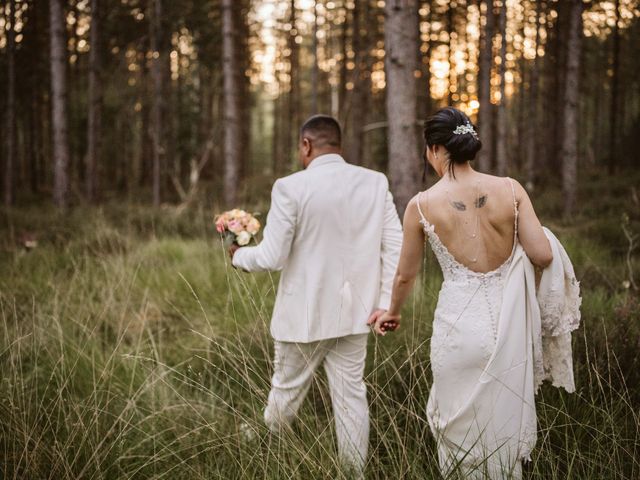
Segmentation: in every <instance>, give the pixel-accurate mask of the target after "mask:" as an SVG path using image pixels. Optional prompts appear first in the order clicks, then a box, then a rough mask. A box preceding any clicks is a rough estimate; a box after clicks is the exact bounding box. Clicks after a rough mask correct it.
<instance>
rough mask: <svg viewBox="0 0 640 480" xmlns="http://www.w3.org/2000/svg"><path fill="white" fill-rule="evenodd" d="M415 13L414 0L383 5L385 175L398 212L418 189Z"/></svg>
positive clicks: (394, 1)
mask: <svg viewBox="0 0 640 480" xmlns="http://www.w3.org/2000/svg"><path fill="white" fill-rule="evenodd" d="M416 12H417V9H416V0H391V1H387V2H386V4H385V28H384V36H385V50H386V56H385V68H386V80H387V91H386V94H387V98H386V107H387V121H388V124H389V133H388V139H389V140H388V142H389V144H388V149H389V150H388V151H389V159H390V161H389V175H390V177H391V190H392V192H393V194H394V197H395V202H396V207H397V209H398V212H399V213H400V215H402V214H403V212H404V210H405V208H406V206H407V203H408V202H409V200H410V199H411V197H413V196H414V195H415V194H416V193H417V192H418V190H419V188H420V159H419V158H418V155H417V149H416V147H417V143H418V142H417V135H416V83H415V77H414V71H415V69H416V55H415V51H416V48H417V38H416V36H417V35H416V30H417V28H416V25H415V22H417V19H418V17H417V14H416Z"/></svg>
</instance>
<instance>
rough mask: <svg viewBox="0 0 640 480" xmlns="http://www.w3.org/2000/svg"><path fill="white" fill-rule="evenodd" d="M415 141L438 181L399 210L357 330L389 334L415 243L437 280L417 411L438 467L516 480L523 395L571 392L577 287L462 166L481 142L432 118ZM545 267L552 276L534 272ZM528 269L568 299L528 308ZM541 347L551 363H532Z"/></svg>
mask: <svg viewBox="0 0 640 480" xmlns="http://www.w3.org/2000/svg"><path fill="white" fill-rule="evenodd" d="M424 138H425V141H426V147H425V156H426V161H428V162H429V164H431V166H432V167H433V168H434V170H435V171H436V173H437V174H438V176H439V177H440V180H439V181H438V182H437V183H436V184H435V185H433V186H432V187H431V188H429V189H428V190H427V191H425V192H421V193H419V194H418V195H417V196H416V197H414V199H412V200H411V202H410V203H409V205H408V207H407V209H406V212H405V215H404V224H403V229H404V239H403V245H402V252H401V257H400V261H399V264H398V269H397V272H396V275H395V280H394V286H393V293H392V300H391V306H390V308H389V310H388V311H387V312H385V313H374V314H373V315H372V317H371V318H370V319H369V323H370V324H371V325H373V327H374V330H375V331H376V333H378V334H380V335H385V334H386V333H387V332H388V331H393V330H395V329H397V328H398V327H399V325H400V310H401V307H402V304H403V303H404V301H405V299H406V298H407V296H408V294H409V292H410V290H411V288H412V286H413V283H414V280H415V278H416V275H417V273H418V270H419V268H420V265H422V262H421V258H422V254H423V246H424V240H425V235H426V237H427V239H428V241H429V243H430V245H431V248H432V249H433V251H434V253H435V255H436V257H437V259H438V263H439V264H440V267H441V269H442V272H443V277H444V281H443V283H442V287H441V290H440V294H439V297H438V304H437V307H436V310H435V316H434V321H433V334H432V337H431V367H432V370H433V385H432V388H431V391H430V394H429V400H428V404H427V417H428V421H429V425H430V428H431V431H432V433H433V434H434V436H435V438H436V441H437V445H438V458H439V463H440V470H441V472H442V474H443V476H445V477H449V476H450V475H453V476H454V477H455V478H458V477H456V475H460V478H491V479H502V478H521V475H522V473H521V460H523V459H528V458H529V453H530V451H531V449H532V448H533V446H534V444H535V441H536V417H535V402H534V393H535V390H536V389H537V387H538V386H539V384H540V383H541V381H542V379H544V378H549V377H554V375H555V378H552V379H553V381H554V385H561V386H564V387H565V388H566V389H567V390H569V391H572V390H573V389H574V387H573V370H572V366H571V343H570V331H571V330H573V329H574V328H576V327H577V324H578V322H579V310H578V307H579V293H577V292H578V290H577V288H578V287H577V282H576V281H575V277H574V275H573V268H572V267H571V264H570V262H569V260H568V257H567V256H566V252H564V249H562V246H561V245H559V243H557V240H556V239H555V237H553V234H551V232H549V231H548V230H546V229H544V228H543V227H542V226H541V224H540V221H539V220H538V217H537V216H536V213H535V211H534V209H533V206H532V204H531V201H530V199H529V196H528V195H527V192H526V191H525V190H524V188H523V187H522V186H521V185H520V184H519V183H518V182H516V181H514V180H512V179H510V178H501V177H496V176H492V175H487V174H483V173H480V172H477V171H475V170H474V169H473V168H472V167H471V165H470V163H469V162H470V161H471V160H473V159H474V157H475V156H476V154H477V152H478V151H479V150H480V148H481V146H482V144H481V142H480V139H479V138H478V135H477V133H476V130H475V128H474V127H473V125H472V124H471V122H470V121H469V118H468V117H467V116H466V115H465V114H464V113H463V112H461V111H459V110H457V109H455V108H452V107H447V108H444V109H441V110H440V111H438V112H437V113H436V114H435V115H433V116H432V117H431V118H430V119H429V120H427V122H426V124H425V129H424ZM552 262H553V263H554V265H556V263H557V267H558V268H555V267H554V268H553V269H552V268H551V267H550V268H549V269H545V268H546V267H548V266H549V265H550V264H551V263H552ZM534 266H535V267H537V268H538V270H539V269H545V272H546V271H547V270H549V271H551V270H553V271H554V274H559V276H560V277H561V280H562V282H564V281H565V280H568V283H567V285H569V287H570V288H569V290H568V293H567V298H569V297H571V298H569V300H570V301H568V300H566V299H565V298H564V297H563V298H560V297H557V296H556V298H555V300H554V301H555V305H554V306H553V308H551V307H548V306H547V305H542V304H538V301H536V296H537V297H538V299H540V292H539V291H538V293H536V281H535V273H534ZM563 267H564V268H563ZM545 278H546V277H545ZM551 280H553V281H556V284H555V285H556V286H557V285H558V278H555V279H549V280H545V279H543V280H542V281H540V286H544V284H548V283H549V282H550V281H551ZM560 285H561V286H564V285H565V283H560ZM546 288H547V290H548V292H551V291H553V292H555V291H556V290H554V288H555V287H546ZM560 290H562V291H563V292H564V289H563V288H560ZM565 301H566V302H565ZM563 302H565V303H566V304H565V303H563ZM558 309H560V311H561V312H564V313H563V315H564V316H563V315H556V316H555V317H554V318H551V317H553V315H552V314H551V313H550V310H553V311H557V310H558ZM554 322H555V325H550V323H554ZM549 349H552V350H553V352H554V355H551V356H550V358H544V359H543V358H542V357H543V356H544V354H545V353H546V352H547V351H548V350H549Z"/></svg>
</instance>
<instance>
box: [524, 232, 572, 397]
mask: <svg viewBox="0 0 640 480" xmlns="http://www.w3.org/2000/svg"><path fill="white" fill-rule="evenodd" d="M543 229H544V231H545V234H546V235H547V237H548V239H549V244H550V245H551V250H552V251H553V262H552V263H551V265H550V266H549V267H547V268H546V269H545V271H544V272H543V274H542V278H541V279H540V285H539V287H538V292H537V300H538V306H539V308H540V324H541V325H540V328H541V334H542V335H541V337H542V338H541V339H540V340H539V341H538V342H537V343H538V345H535V347H537V348H539V350H538V351H539V352H542V358H536V359H535V362H534V378H535V384H536V389H537V388H538V387H539V386H540V384H541V383H542V382H543V381H544V380H547V379H548V380H550V381H551V383H552V384H553V385H554V386H555V387H563V388H564V389H565V390H567V391H568V392H574V391H575V383H574V377H573V356H572V350H571V332H573V331H574V330H575V329H576V328H578V327H579V326H580V305H581V304H582V298H581V297H580V282H578V280H577V279H576V276H575V272H574V270H573V265H572V264H571V260H570V259H569V255H567V252H566V251H565V249H564V247H563V246H562V244H561V243H560V242H559V241H558V239H557V238H556V237H555V235H553V233H552V232H551V231H550V230H549V229H547V228H544V227H543ZM538 357H539V356H538Z"/></svg>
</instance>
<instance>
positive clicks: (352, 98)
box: [344, 0, 371, 165]
mask: <svg viewBox="0 0 640 480" xmlns="http://www.w3.org/2000/svg"><path fill="white" fill-rule="evenodd" d="M368 13H369V9H368V6H367V2H366V0H356V1H355V3H354V8H353V50H354V54H355V64H356V66H355V71H354V72H353V78H354V83H353V88H352V89H351V90H350V91H349V94H348V98H349V102H348V103H350V105H349V106H348V112H347V116H346V119H347V120H346V121H345V123H346V128H345V139H344V151H345V158H346V159H347V160H348V161H349V162H350V163H353V164H355V165H364V164H365V161H364V158H363V156H364V155H363V153H364V151H363V143H364V132H363V131H362V127H363V126H364V125H365V124H366V119H367V115H368V110H369V108H368V107H369V102H370V97H371V56H370V55H369V45H370V44H369V34H368V33H365V34H364V35H362V31H363V29H362V27H361V19H362V18H364V19H365V20H367V18H368ZM366 23H368V22H366ZM365 32H366V31H365Z"/></svg>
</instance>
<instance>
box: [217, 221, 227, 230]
mask: <svg viewBox="0 0 640 480" xmlns="http://www.w3.org/2000/svg"><path fill="white" fill-rule="evenodd" d="M216 230H217V231H218V232H219V233H222V232H224V230H225V228H224V220H222V219H221V220H218V221H217V222H216Z"/></svg>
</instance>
